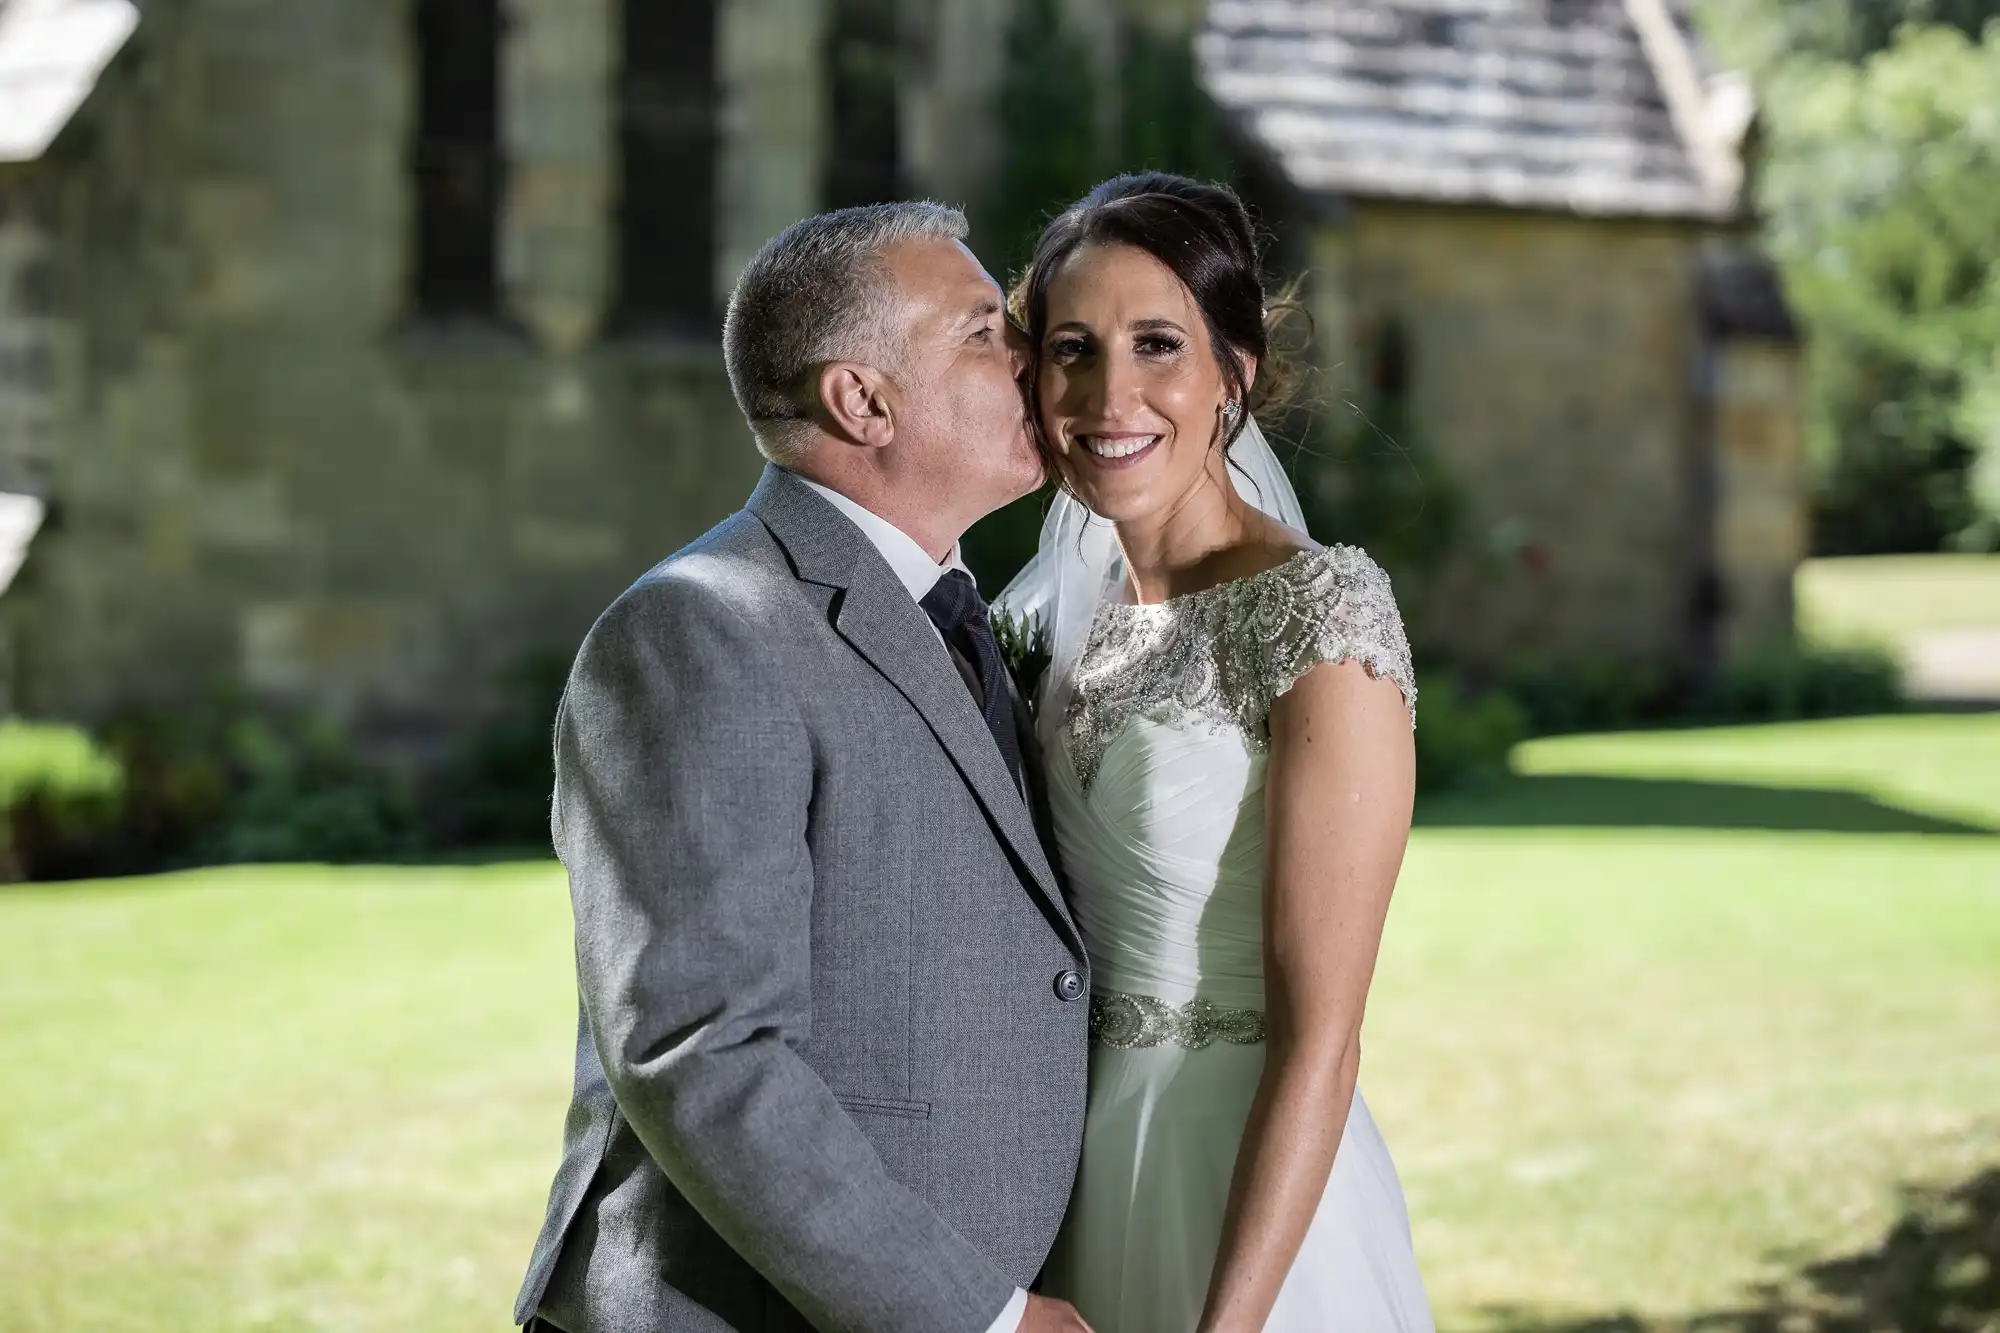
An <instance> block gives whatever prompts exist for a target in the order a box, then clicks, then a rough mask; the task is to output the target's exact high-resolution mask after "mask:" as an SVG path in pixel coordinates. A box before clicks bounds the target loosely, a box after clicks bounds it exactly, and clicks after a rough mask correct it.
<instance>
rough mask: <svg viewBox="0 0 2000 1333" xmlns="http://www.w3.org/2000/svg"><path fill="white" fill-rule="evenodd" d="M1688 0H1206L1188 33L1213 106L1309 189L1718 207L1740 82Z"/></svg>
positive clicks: (1620, 206) (1736, 168) (1716, 211)
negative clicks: (1715, 65)
mask: <svg viewBox="0 0 2000 1333" xmlns="http://www.w3.org/2000/svg"><path fill="white" fill-rule="evenodd" d="M1685 8H1686V6H1685V0H1214V3H1212V4H1211V5H1210V8H1209V16H1208V20H1207V23H1206V25H1205V27H1204V29H1203V31H1202V34H1201V36H1200V37H1199V39H1198V50H1199V53H1200V57H1201V64H1202V73H1203V78H1204V81H1205V82H1206V84H1207V86H1208V88H1209V91H1210V92H1211V93H1212V94H1213V95H1214V97H1215V99H1216V101H1217V102H1218V104H1220V106H1221V107H1222V108H1223V110H1224V112H1225V114H1227V115H1228V116H1230V118H1231V119H1232V120H1233V121H1234V122H1235V123H1237V124H1238V125H1239V126H1241V127H1242V128H1243V129H1244V130H1246V131H1247V132H1248V133H1249V134H1251V135H1252V136H1254V138H1255V140H1256V141H1258V142H1259V143H1261V144H1262V145H1263V146H1264V147H1265V148H1266V149H1267V150H1268V151H1269V152H1270V154H1271V156H1272V157H1273V159H1274V160H1275V161H1276V163H1277V164H1278V166H1279V167H1280V168H1281V169H1282V170H1283V171H1284V172H1285V173H1286V175H1287V176H1288V177H1289V178H1290V179H1291V181H1292V182H1293V184H1295V185H1296V186H1298V187H1299V188H1301V189H1303V190H1305V191H1306V192H1307V193H1308V194H1311V195H1317V196H1321V197H1331V198H1339V197H1375V198H1391V199H1408V200H1423V201H1430V202H1437V203H1456V204H1485V205H1498V206H1502V207H1514V208H1536V209H1559V210H1566V211H1571V212H1575V213H1581V214H1590V215H1609V216H1655V217H1683V218H1721V217H1727V216H1730V215H1732V214H1733V213H1734V212H1735V211H1736V208H1737V206H1738V199H1737V196H1738V194H1739V193H1740V190H1739V184H1740V179H1741V168H1740V162H1739V160H1738V159H1737V157H1736V152H1737V144H1738V143H1739V142H1740V139H1741V136H1742V131H1743V129H1744V128H1745V126H1747V123H1748V119H1749V103H1748V96H1747V90H1746V89H1745V87H1744V86H1743V85H1742V84H1741V83H1740V81H1734V80H1727V79H1718V78H1717V77H1716V76H1715V75H1714V74H1713V72H1712V71H1710V70H1709V69H1708V68H1707V67H1706V66H1705V64H1704V62H1703V58H1702V54H1701V50H1700V47H1699V45H1698V44H1697V43H1696V41H1695V40H1694V37H1693V33H1692V31H1691V29H1690V27H1689V24H1688V19H1687V15H1686V12H1685ZM1649 15H1650V16H1651V17H1652V18H1653V19H1654V20H1656V21H1654V22H1651V23H1650V24H1648V23H1647V22H1646V20H1647V18H1648V16H1649ZM1663 62H1664V63H1663ZM1676 97H1678V104H1676ZM1677 117H1678V120H1677ZM1690 130H1693V131H1696V132H1698V134H1699V135H1700V136H1702V137H1710V138H1712V143H1708V144H1700V143H1693V142H1691V141H1690V137H1691V136H1690V133H1689V131H1690ZM1705 149H1706V150H1708V151H1704V150H1705Z"/></svg>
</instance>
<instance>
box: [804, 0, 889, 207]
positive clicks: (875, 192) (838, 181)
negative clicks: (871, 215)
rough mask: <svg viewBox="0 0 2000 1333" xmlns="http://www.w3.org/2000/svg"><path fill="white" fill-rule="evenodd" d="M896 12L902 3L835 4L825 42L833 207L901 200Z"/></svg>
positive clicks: (837, 0)
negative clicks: (831, 124)
mask: <svg viewBox="0 0 2000 1333" xmlns="http://www.w3.org/2000/svg"><path fill="white" fill-rule="evenodd" d="M896 10H897V0H834V5H833V21H832V23H831V25H830V26H829V28H828V31H827V43H826V71H827V83H828V86H829V89H830V91H831V93H832V98H831V103H832V113H833V132H832V135H831V136H830V137H831V142H830V144H829V145H828V147H829V150H830V151H829V152H828V154H827V162H826V178H825V181H824V182H823V184H822V188H821V190H820V197H821V198H822V199H824V200H825V201H826V207H828V208H847V207H850V206H852V205H855V204H880V203H887V202H888V201H890V200H892V199H900V198H902V197H903V178H902V135H901V131H900V129H899V127H898V124H897V120H898V113H897V104H896V84H897V68H898V64H899V60H900V55H899V53H900V39H899V30H898V27H897V21H896Z"/></svg>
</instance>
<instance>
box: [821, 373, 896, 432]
mask: <svg viewBox="0 0 2000 1333" xmlns="http://www.w3.org/2000/svg"><path fill="white" fill-rule="evenodd" d="M887 387H888V382H887V381H886V380H885V379H884V378H883V377H882V372H881V371H879V370H877V369H875V367H873V366H865V365H862V364H861V363H860V362H857V361H834V362H831V363H829V364H828V365H826V366H824V367H823V368H821V370H820V372H819V406H820V411H822V412H824V413H825V414H826V418H827V424H828V428H829V433H830V434H832V435H833V436H835V437H836V438H838V439H843V440H846V441H848V442H849V443H851V444H859V445H865V446H867V447H869V448H873V449H880V448H882V447H883V446H884V445H886V444H888V443H889V441H890V440H892V439H894V438H895V435H896V420H895V415H894V413H893V411H892V410H891V408H890V406H889V396H888V393H887V392H886V390H887Z"/></svg>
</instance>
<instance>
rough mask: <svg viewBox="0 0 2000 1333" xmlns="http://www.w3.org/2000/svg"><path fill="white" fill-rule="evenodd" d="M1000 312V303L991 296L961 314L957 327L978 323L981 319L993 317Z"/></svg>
mask: <svg viewBox="0 0 2000 1333" xmlns="http://www.w3.org/2000/svg"><path fill="white" fill-rule="evenodd" d="M999 313H1000V303H999V302H998V301H995V300H993V299H992V298H991V297H989V298H987V299H986V300H984V301H981V302H980V303H979V304H978V305H976V306H974V307H973V308H972V309H970V310H968V311H966V312H965V314H964V315H962V316H960V318H959V321H958V323H957V325H956V326H955V327H957V328H961V329H962V328H964V327H965V326H966V325H968V324H973V323H977V322H978V321H980V320H983V319H988V318H991V317H992V316H994V315H997V314H999Z"/></svg>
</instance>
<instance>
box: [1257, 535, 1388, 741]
mask: <svg viewBox="0 0 2000 1333" xmlns="http://www.w3.org/2000/svg"><path fill="white" fill-rule="evenodd" d="M1272 573H1273V575H1274V577H1271V578H1266V579H1260V580H1257V581H1255V583H1254V584H1252V585H1251V586H1252V587H1254V588H1255V595H1254V596H1252V597H1250V598H1247V599H1245V601H1244V603H1243V605H1242V607H1241V612H1242V614H1243V615H1244V616H1245V617H1246V618H1247V619H1246V623H1245V624H1244V625H1243V626H1242V627H1241V630H1240V634H1241V637H1240V638H1239V640H1238V641H1239V642H1241V643H1244V644H1245V645H1246V646H1250V650H1251V660H1250V661H1249V662H1246V663H1244V666H1245V667H1246V668H1247V670H1246V672H1245V675H1246V676H1249V677H1250V679H1248V680H1246V681H1245V682H1244V685H1245V686H1247V687H1248V689H1249V690H1251V691H1254V693H1255V694H1256V695H1257V700H1256V707H1257V711H1258V712H1260V713H1268V712H1269V710H1270V707H1271V704H1272V703H1273V702H1274V701H1275V700H1276V699H1277V698H1278V697H1279V696H1280V695H1282V694H1284V693H1285V692H1286V691H1287V690H1289V689H1291V688H1292V686H1294V685H1296V684H1298V682H1299V678H1300V677H1301V676H1303V675H1305V674H1306V673H1307V672H1308V671H1311V670H1312V669H1313V668H1314V667H1316V666H1318V665H1319V664H1320V663H1322V662H1347V661H1354V662H1359V663H1360V664H1361V665H1362V666H1363V667H1364V668H1366V669H1367V671H1368V674H1369V675H1371V676H1374V677H1375V678H1376V679H1378V680H1390V681H1394V682H1395V684H1396V688H1397V689H1399V690H1401V691H1402V692H1403V706H1404V707H1405V708H1407V709H1408V710H1409V713H1410V725H1412V726H1415V725H1416V720H1417V681H1416V673H1415V671H1414V670H1413V669H1412V667H1411V665H1410V642H1409V639H1408V637H1407V636H1406V635H1405V634H1404V632H1403V617H1402V614H1401V613H1400V612H1399V611H1397V609H1396V598H1395V595H1394V594H1393V593H1392V592H1391V591H1390V588H1389V576H1388V575H1387V574H1386V573H1384V572H1383V571H1382V567H1381V566H1380V565H1378V564H1376V563H1375V562H1374V561H1373V560H1371V559H1369V558H1368V554H1367V552H1365V551H1363V550H1361V549H1360V548H1359V547H1356V546H1329V547H1327V548H1326V549H1325V550H1323V551H1315V552H1313V553H1311V554H1310V555H1307V556H1305V557H1304V558H1302V559H1299V560H1296V561H1293V562H1292V563H1290V564H1287V565H1285V566H1283V567H1281V568H1280V569H1278V570H1274V571H1272ZM1252 645H1254V646H1252Z"/></svg>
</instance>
